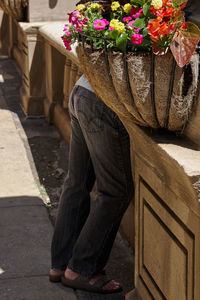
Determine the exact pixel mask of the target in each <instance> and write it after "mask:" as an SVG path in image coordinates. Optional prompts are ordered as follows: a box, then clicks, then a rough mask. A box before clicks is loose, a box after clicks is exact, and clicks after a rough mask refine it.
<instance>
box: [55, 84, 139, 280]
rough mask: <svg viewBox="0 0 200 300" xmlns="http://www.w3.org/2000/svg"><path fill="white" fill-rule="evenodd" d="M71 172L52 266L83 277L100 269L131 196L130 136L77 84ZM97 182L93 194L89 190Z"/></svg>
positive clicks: (73, 101)
mask: <svg viewBox="0 0 200 300" xmlns="http://www.w3.org/2000/svg"><path fill="white" fill-rule="evenodd" d="M69 111H70V115H71V127H72V135H71V143H70V153H69V156H70V157H69V171H68V175H67V178H66V181H65V184H64V187H63V192H62V195H61V199H60V205H59V212H58V217H57V221H56V226H55V232H54V237H53V241H52V267H53V268H55V269H60V270H64V269H65V268H66V267H67V266H68V267H69V268H70V269H71V270H73V271H74V272H77V273H79V274H81V275H83V276H92V275H94V274H97V273H98V272H99V271H100V270H102V269H103V268H104V266H105V265H106V263H107V260H108V258H109V254H110V251H111V249H112V246H113V243H114V240H115V237H116V234H117V231H118V228H119V225H120V222H121V219H122V216H123V214H124V212H125V210H126V209H127V207H128V205H129V203H130V200H131V199H132V198H133V190H134V189H133V181H132V175H131V162H130V142H129V136H128V133H127V131H126V129H125V128H124V126H123V124H122V123H121V121H120V120H119V118H118V117H117V115H116V114H115V113H114V112H113V111H112V110H110V109H109V108H108V107H107V106H106V105H105V104H104V103H103V102H102V101H101V100H100V99H98V98H97V97H96V95H95V94H94V93H92V92H91V91H89V90H87V89H85V88H83V87H80V86H75V87H74V89H73V92H72V95H71V98H70V102H69ZM95 180H96V181H97V198H96V200H95V201H94V205H93V206H92V208H91V207H90V192H91V190H92V187H93V185H94V182H95Z"/></svg>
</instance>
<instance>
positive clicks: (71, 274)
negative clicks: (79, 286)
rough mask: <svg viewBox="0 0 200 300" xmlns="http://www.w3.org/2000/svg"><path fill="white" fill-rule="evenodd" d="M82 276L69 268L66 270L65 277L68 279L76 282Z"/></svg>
mask: <svg viewBox="0 0 200 300" xmlns="http://www.w3.org/2000/svg"><path fill="white" fill-rule="evenodd" d="M79 275H80V274H78V273H76V272H74V271H72V270H70V269H69V268H67V269H66V270H65V277H66V278H68V279H71V280H74V279H76V278H77V277H78V276H79Z"/></svg>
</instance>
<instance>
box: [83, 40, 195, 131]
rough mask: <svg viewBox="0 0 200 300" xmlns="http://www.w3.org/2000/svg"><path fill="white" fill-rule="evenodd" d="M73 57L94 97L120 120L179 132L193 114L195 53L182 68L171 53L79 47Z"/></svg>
mask: <svg viewBox="0 0 200 300" xmlns="http://www.w3.org/2000/svg"><path fill="white" fill-rule="evenodd" d="M77 54H78V58H79V60H80V65H82V67H83V72H84V74H85V75H86V77H87V78H88V80H89V82H90V84H91V86H92V87H93V89H94V90H95V92H96V94H97V95H98V96H99V97H100V98H101V99H102V100H103V101H104V102H105V104H106V105H107V106H109V107H110V108H111V109H113V110H114V111H115V112H116V113H117V114H118V115H119V117H121V118H125V119H127V120H130V121H133V122H134V123H136V124H139V125H141V126H146V127H147V126H148V127H152V128H167V129H168V130H171V131H181V130H183V128H184V127H185V126H186V123H187V121H188V119H189V117H190V114H191V112H192V110H193V107H194V106H193V105H194V103H195V99H196V94H197V90H198V83H199V54H197V53H194V54H193V55H192V57H191V58H190V60H189V62H188V63H187V65H186V66H185V67H184V68H180V67H178V65H177V64H176V62H175V60H174V58H173V56H172V54H171V52H168V53H167V54H165V55H162V56H155V55H153V54H151V53H137V54H136V53H127V54H123V53H120V52H107V51H96V50H93V49H92V47H90V46H88V45H86V46H85V47H83V44H82V43H81V42H80V43H79V45H78V47H77Z"/></svg>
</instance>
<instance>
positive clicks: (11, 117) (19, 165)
mask: <svg viewBox="0 0 200 300" xmlns="http://www.w3.org/2000/svg"><path fill="white" fill-rule="evenodd" d="M0 72H1V61H0ZM7 88H8V87H7ZM7 91H8V92H10V93H11V94H13V93H14V86H13V85H12V84H10V90H9V88H8V89H7ZM0 166H1V167H0V168H1V170H0V299H1V300H14V299H16V300H40V299H41V300H42V299H48V300H53V299H68V300H76V299H77V297H76V295H75V293H74V291H73V290H72V289H65V288H63V287H62V286H61V285H53V284H51V283H50V282H49V281H48V271H49V264H50V241H51V236H52V231H53V227H52V224H51V223H50V220H49V216H48V212H47V209H46V207H45V205H44V202H43V198H42V197H41V194H40V190H39V187H38V184H37V172H36V170H35V167H34V163H33V159H32V155H31V152H30V149H29V145H28V141H27V138H26V135H25V133H24V131H23V128H22V126H21V125H20V121H19V119H18V116H17V115H16V114H15V113H14V112H11V111H10V110H9V109H8V107H7V104H6V101H5V98H4V96H3V93H2V89H1V90H0Z"/></svg>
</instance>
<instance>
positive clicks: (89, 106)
mask: <svg viewBox="0 0 200 300" xmlns="http://www.w3.org/2000/svg"><path fill="white" fill-rule="evenodd" d="M74 106H75V112H76V117H77V119H78V121H79V124H80V126H81V127H82V128H84V130H85V131H87V132H90V133H95V132H99V131H102V130H103V128H104V125H103V121H102V116H103V112H104V107H105V105H104V103H103V102H102V101H101V100H100V99H98V98H97V96H96V95H95V94H94V93H92V92H91V91H89V90H87V89H85V88H82V87H80V88H79V90H78V91H77V93H76V96H75V97H74Z"/></svg>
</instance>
